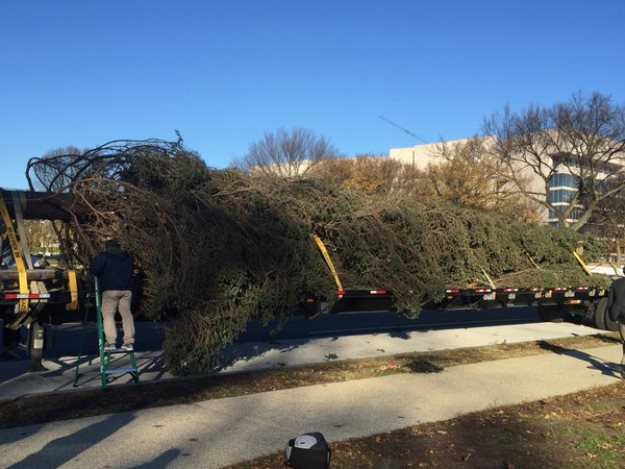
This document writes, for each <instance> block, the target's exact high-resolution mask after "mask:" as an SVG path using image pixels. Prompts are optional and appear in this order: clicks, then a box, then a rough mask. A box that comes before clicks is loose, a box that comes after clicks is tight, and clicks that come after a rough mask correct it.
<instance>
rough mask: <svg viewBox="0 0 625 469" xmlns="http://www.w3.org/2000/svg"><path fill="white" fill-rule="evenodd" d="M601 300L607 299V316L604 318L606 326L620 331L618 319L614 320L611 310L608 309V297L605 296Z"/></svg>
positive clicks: (608, 328)
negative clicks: (611, 317)
mask: <svg viewBox="0 0 625 469" xmlns="http://www.w3.org/2000/svg"><path fill="white" fill-rule="evenodd" d="M599 301H600V302H601V301H605V318H604V323H605V328H606V329H607V330H609V331H612V332H616V331H618V321H612V319H610V310H609V309H608V299H607V298H603V299H601V300H599Z"/></svg>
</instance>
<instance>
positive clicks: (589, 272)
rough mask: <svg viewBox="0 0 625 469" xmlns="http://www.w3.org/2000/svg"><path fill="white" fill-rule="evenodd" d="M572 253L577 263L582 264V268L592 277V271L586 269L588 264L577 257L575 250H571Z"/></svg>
mask: <svg viewBox="0 0 625 469" xmlns="http://www.w3.org/2000/svg"><path fill="white" fill-rule="evenodd" d="M573 255H574V256H575V259H577V262H579V265H581V266H582V269H584V270H585V271H586V273H587V274H588V275H590V276H591V277H592V272H591V271H590V270H588V266H587V265H586V263H585V262H584V261H583V260H582V258H581V257H579V254H577V253H576V252H575V251H573Z"/></svg>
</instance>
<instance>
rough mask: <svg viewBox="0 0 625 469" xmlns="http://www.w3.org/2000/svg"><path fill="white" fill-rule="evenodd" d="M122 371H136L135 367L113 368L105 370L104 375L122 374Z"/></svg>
mask: <svg viewBox="0 0 625 469" xmlns="http://www.w3.org/2000/svg"><path fill="white" fill-rule="evenodd" d="M124 373H138V372H137V369H136V368H132V367H131V368H114V369H112V370H105V371H104V374H105V375H123V374H124Z"/></svg>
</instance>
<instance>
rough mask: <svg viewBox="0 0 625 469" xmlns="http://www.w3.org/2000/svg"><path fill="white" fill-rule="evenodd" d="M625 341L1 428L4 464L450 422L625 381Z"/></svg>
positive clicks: (147, 457)
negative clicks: (624, 344) (624, 363)
mask: <svg viewBox="0 0 625 469" xmlns="http://www.w3.org/2000/svg"><path fill="white" fill-rule="evenodd" d="M620 353H621V350H620V346H609V347H601V348H594V349H589V350H571V351H567V352H565V353H562V354H555V353H553V354H552V353H549V354H542V355H537V356H531V357H524V358H513V359H505V360H499V361H494V362H483V363H475V364H470V365H460V366H455V367H450V368H448V369H445V370H444V371H442V372H440V373H428V374H418V373H414V374H398V375H388V376H384V377H379V378H368V379H362V380H355V381H347V382H341V383H332V384H324V385H315V386H307V387H302V388H295V389H287V390H281V391H274V392H265V393H258V394H252V395H247V396H240V397H233V398H226V399H215V400H209V401H203V402H196V403H193V404H188V405H174V406H168V407H160V408H153V409H145V410H139V411H133V412H124V413H119V414H112V415H103V416H98V417H89V418H83V419H77V420H67V421H61V422H55V423H53V424H40V425H31V426H27V427H20V428H12V429H8V430H0V442H1V444H0V451H1V452H2V455H3V456H2V461H3V465H4V466H6V467H12V468H31V467H37V468H46V467H59V466H62V467H65V468H82V467H94V468H96V467H107V468H128V467H145V468H147V467H165V466H166V467H168V468H182V467H199V468H211V469H212V468H217V467H222V466H224V465H227V464H232V463H235V462H238V461H241V460H246V459H251V458H254V457H257V456H260V455H263V454H267V453H271V452H273V451H276V450H283V449H284V447H285V445H286V442H287V441H288V439H289V438H293V437H294V436H296V435H298V434H301V433H305V432H310V431H320V432H322V433H323V434H324V435H325V436H326V438H327V439H328V441H329V442H330V443H332V442H333V441H338V440H344V439H348V438H355V437H361V436H366V435H371V434H375V433H381V432H385V431H388V430H393V429H398V428H403V427H407V426H411V425H416V424H419V423H425V422H432V421H439V420H445V419H449V418H453V417H456V416H458V415H461V414H465V413H469V412H474V411H479V410H483V409H486V408H489V407H492V406H499V405H506V404H515V403H519V402H523V401H532V400H538V399H542V398H546V397H549V396H554V395H561V394H567V393H572V392H576V391H580V390H583V389H588V388H591V387H595V386H602V385H608V384H612V383H616V382H618V381H619V378H618V377H617V376H618V373H617V372H616V371H615V370H616V364H617V363H618V361H619V360H620Z"/></svg>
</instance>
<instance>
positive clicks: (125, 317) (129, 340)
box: [102, 290, 135, 345]
mask: <svg viewBox="0 0 625 469" xmlns="http://www.w3.org/2000/svg"><path fill="white" fill-rule="evenodd" d="M131 301H132V291H130V290H106V291H105V292H104V293H102V322H103V323H104V335H105V336H106V343H107V344H109V345H115V344H116V342H117V328H116V327H115V313H116V312H117V310H119V314H120V315H121V317H122V326H123V328H124V344H134V343H135V320H134V318H133V317H132V312H131V311H130V302H131Z"/></svg>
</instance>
